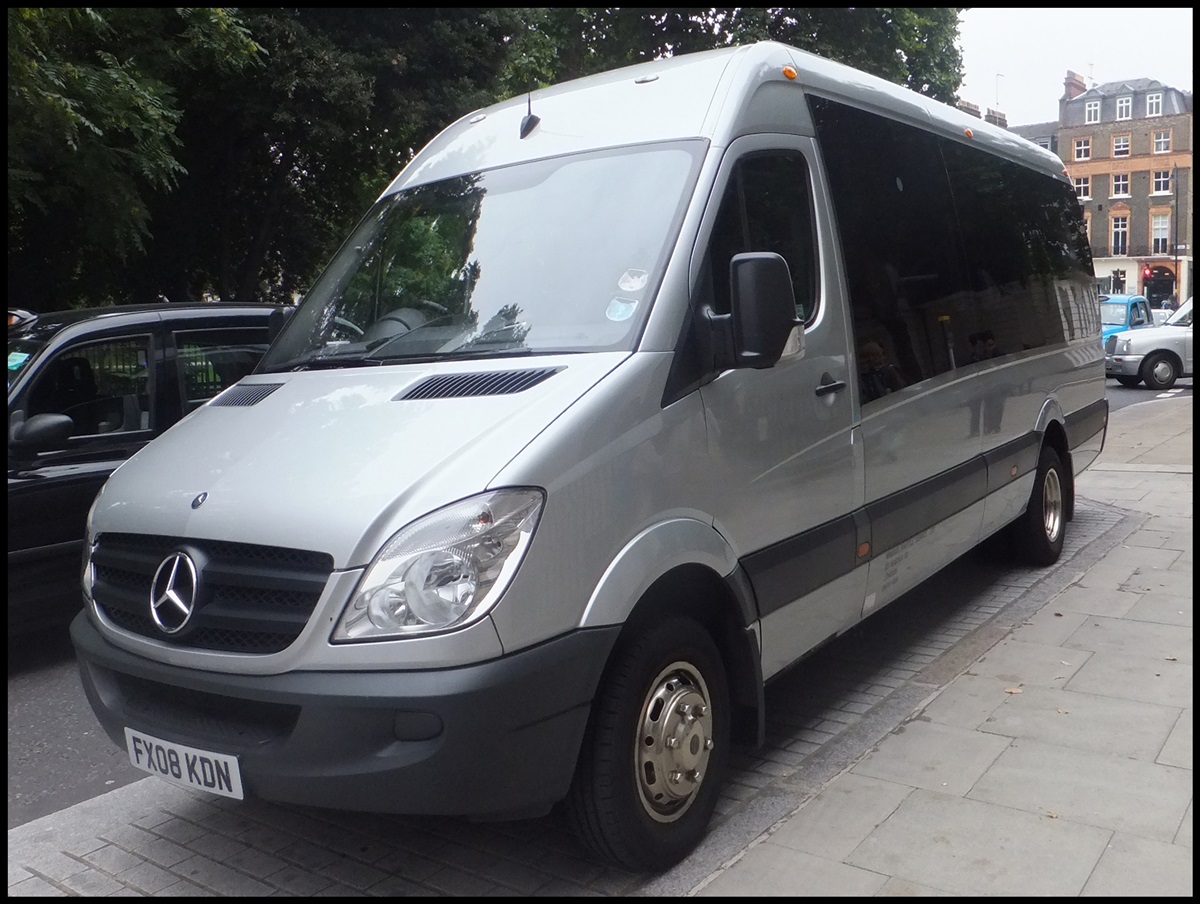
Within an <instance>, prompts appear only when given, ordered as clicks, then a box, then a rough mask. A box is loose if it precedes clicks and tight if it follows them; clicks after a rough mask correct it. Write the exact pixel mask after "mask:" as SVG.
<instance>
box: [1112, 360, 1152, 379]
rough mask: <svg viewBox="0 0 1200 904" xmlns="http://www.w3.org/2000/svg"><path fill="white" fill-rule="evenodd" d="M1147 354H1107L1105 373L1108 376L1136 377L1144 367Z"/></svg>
mask: <svg viewBox="0 0 1200 904" xmlns="http://www.w3.org/2000/svg"><path fill="white" fill-rule="evenodd" d="M1145 357H1146V356H1145V355H1105V356H1104V375H1105V376H1106V377H1136V376H1137V375H1138V373H1139V372H1140V371H1141V369H1142V361H1143V360H1145Z"/></svg>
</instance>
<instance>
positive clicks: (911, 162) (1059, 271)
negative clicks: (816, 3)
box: [809, 97, 1099, 385]
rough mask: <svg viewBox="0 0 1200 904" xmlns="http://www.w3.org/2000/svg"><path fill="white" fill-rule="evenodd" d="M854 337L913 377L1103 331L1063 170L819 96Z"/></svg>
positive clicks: (814, 104) (815, 106) (814, 103)
mask: <svg viewBox="0 0 1200 904" xmlns="http://www.w3.org/2000/svg"><path fill="white" fill-rule="evenodd" d="M809 101H810V106H811V108H812V111H813V117H814V119H815V121H816V124H817V137H818V141H819V143H820V146H821V154H822V157H823V160H824V164H825V168H826V170H827V171H828V173H829V182H830V188H831V190H832V196H833V204H834V210H835V213H836V216H837V227H838V230H839V233H840V237H841V242H842V248H843V252H844V256H845V262H846V275H847V280H848V282H849V287H850V304H851V310H852V315H853V325H854V333H855V340H856V345H857V347H858V349H859V353H860V356H861V355H862V351H863V349H864V348H869V349H871V350H872V351H873V352H878V351H879V350H880V349H882V352H883V354H884V356H885V357H886V358H887V359H888V360H890V361H892V362H894V363H895V364H896V365H897V366H898V367H899V368H900V370H901V371H902V374H903V379H904V381H905V383H906V384H908V385H911V384H912V383H915V382H918V381H920V380H924V379H928V378H930V377H933V376H936V375H938V374H941V373H945V372H947V371H950V370H953V369H955V368H958V367H963V366H967V365H979V364H981V363H983V362H989V363H985V364H983V366H990V362H996V361H999V360H1001V359H1003V358H1004V357H1005V356H1007V355H1009V354H1012V353H1016V352H1021V351H1024V350H1027V349H1035V348H1040V347H1043V346H1047V345H1053V344H1057V343H1062V342H1064V341H1068V340H1074V339H1083V338H1085V337H1089V336H1094V335H1098V333H1099V324H1098V323H1097V322H1096V314H1095V296H1094V294H1093V293H1094V289H1093V279H1092V275H1091V271H1092V261H1091V254H1090V251H1089V249H1088V245H1087V236H1086V232H1085V230H1084V226H1083V220H1082V216H1081V214H1080V211H1079V201H1078V199H1077V198H1076V197H1075V193H1074V191H1073V189H1072V188H1071V186H1070V185H1068V184H1067V183H1066V182H1065V181H1063V180H1058V179H1055V178H1054V177H1052V176H1050V175H1047V174H1044V173H1039V172H1036V171H1034V170H1030V169H1028V168H1026V167H1023V166H1021V165H1019V164H1017V163H1015V162H1012V161H1009V160H1007V159H1004V158H1001V157H997V156H996V155H994V154H991V153H988V152H986V151H984V150H981V149H980V148H978V147H973V146H969V145H966V144H963V143H961V142H958V141H952V140H950V139H949V138H945V137H941V136H938V135H935V134H933V133H931V132H927V131H925V130H924V129H918V128H916V127H915V126H910V125H907V124H904V123H901V122H898V121H895V120H891V119H888V118H886V117H884V116H880V115H878V114H875V113H870V112H867V111H864V110H859V109H855V108H853V107H849V106H846V105H845V104H841V103H838V102H836V101H831V100H828V99H825V98H819V97H810V99H809Z"/></svg>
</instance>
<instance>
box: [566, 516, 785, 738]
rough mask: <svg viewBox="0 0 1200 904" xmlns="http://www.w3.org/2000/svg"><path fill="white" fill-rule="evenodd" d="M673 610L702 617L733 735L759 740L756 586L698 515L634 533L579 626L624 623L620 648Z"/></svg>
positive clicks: (762, 724)
mask: <svg viewBox="0 0 1200 904" xmlns="http://www.w3.org/2000/svg"><path fill="white" fill-rule="evenodd" d="M676 615H683V616H687V617H689V618H692V619H695V620H696V621H697V622H699V623H700V624H701V625H702V626H703V627H704V629H705V630H706V631H708V633H709V634H710V635H711V636H712V638H713V641H714V642H715V643H716V645H717V648H718V649H719V650H720V653H721V658H722V660H723V662H724V665H725V671H726V677H727V679H728V681H729V695H730V700H731V702H732V706H733V712H732V713H731V717H732V718H731V722H732V726H733V732H734V738H735V739H736V740H737V741H739V742H743V743H748V744H752V745H758V744H761V743H762V740H763V738H764V737H765V733H766V722H765V709H764V706H765V705H764V702H763V701H764V694H763V681H762V656H761V645H760V643H759V636H758V607H757V602H756V600H755V597H754V591H753V589H752V588H751V586H750V581H749V579H748V578H747V577H746V574H745V572H744V571H743V570H742V567H741V566H740V565H739V564H738V560H737V556H736V555H735V554H734V552H733V550H732V549H731V548H730V546H729V544H728V543H726V541H725V538H724V537H722V536H721V534H720V533H718V532H717V531H716V530H715V529H714V528H713V527H712V525H711V524H708V523H706V522H704V521H701V520H699V519H697V518H673V519H668V520H665V521H662V522H659V523H657V524H655V525H652V526H651V527H649V528H647V529H645V530H643V531H642V532H641V533H639V534H638V535H637V536H636V537H634V538H633V539H632V540H631V541H630V542H629V543H628V544H627V545H626V546H625V547H624V548H623V549H622V550H621V552H620V553H619V554H618V555H617V556H616V557H615V558H614V559H613V561H612V563H611V564H610V565H609V567H608V568H607V569H606V570H605V573H604V575H603V576H602V577H601V579H600V581H599V582H598V583H597V585H596V588H595V590H594V591H593V593H592V596H591V598H590V599H589V600H588V604H587V607H586V608H585V610H584V613H583V616H582V618H581V620H580V627H581V628H589V627H599V626H602V625H614V624H619V625H621V626H622V628H621V632H620V635H619V636H618V638H617V641H616V644H614V648H613V653H615V651H616V650H617V649H619V648H620V646H621V644H622V643H623V642H625V641H627V640H628V639H629V637H631V636H633V635H634V634H635V633H636V632H638V631H643V630H645V629H646V627H647V626H648V625H649V624H651V623H653V622H655V621H659V620H663V619H667V618H670V617H672V616H676ZM613 653H610V661H611V660H612V657H613ZM601 680H603V679H601Z"/></svg>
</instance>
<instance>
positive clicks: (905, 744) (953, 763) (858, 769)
mask: <svg viewBox="0 0 1200 904" xmlns="http://www.w3.org/2000/svg"><path fill="white" fill-rule="evenodd" d="M1008 743H1009V741H1008V739H1007V738H1001V737H996V736H991V735H986V734H981V733H980V732H976V731H970V730H967V729H962V728H955V727H953V726H949V725H939V724H937V723H936V722H930V721H928V720H927V719H924V718H923V717H922V718H918V719H914V720H912V721H911V722H908V723H906V724H904V725H902V726H900V727H899V728H897V729H896V730H895V731H893V732H892V733H891V734H890V735H888V736H887V737H886V738H884V739H883V741H881V742H880V744H879V745H878V747H876V748H875V749H874V750H873V751H871V752H870V753H868V754H867V755H866V756H865V757H863V759H862V760H861V761H859V763H858V764H857V765H855V766H854V768H853V769H852V770H851V771H852V772H853V773H854V774H855V775H863V776H869V777H871V778H879V779H884V780H885V781H889V782H900V783H902V784H905V785H911V786H912V787H914V788H925V789H926V790H930V791H940V792H943V793H945V794H958V795H963V794H966V793H967V792H968V791H970V790H971V788H972V787H973V786H974V785H975V783H976V782H977V781H979V777H980V776H981V775H983V773H984V771H985V770H986V769H987V768H988V767H989V766H991V765H992V763H994V762H995V761H996V758H997V757H999V756H1000V754H1001V753H1003V752H1004V749H1005V748H1006V747H1007V746H1008Z"/></svg>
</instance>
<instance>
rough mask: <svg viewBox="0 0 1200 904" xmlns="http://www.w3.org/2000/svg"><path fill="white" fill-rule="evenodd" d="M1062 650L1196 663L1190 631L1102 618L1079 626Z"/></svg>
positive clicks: (1147, 623) (1127, 620) (1152, 623)
mask: <svg viewBox="0 0 1200 904" xmlns="http://www.w3.org/2000/svg"><path fill="white" fill-rule="evenodd" d="M1063 646H1064V647H1068V648H1071V649H1076V650H1089V651H1091V652H1093V653H1111V654H1113V655H1117V656H1144V657H1146V658H1147V659H1153V660H1155V661H1158V662H1164V661H1165V662H1176V661H1178V662H1186V663H1189V664H1190V663H1192V662H1193V659H1192V629H1191V628H1187V627H1181V626H1179V625H1160V624H1156V623H1154V622H1142V621H1136V620H1133V619H1125V618H1106V617H1105V616H1101V615H1097V616H1093V617H1092V618H1090V619H1088V620H1087V621H1085V622H1084V623H1083V624H1082V625H1080V626H1079V629H1078V630H1077V631H1076V632H1075V633H1074V634H1072V635H1071V636H1070V637H1068V638H1067V640H1066V642H1065V643H1064V644H1063Z"/></svg>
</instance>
